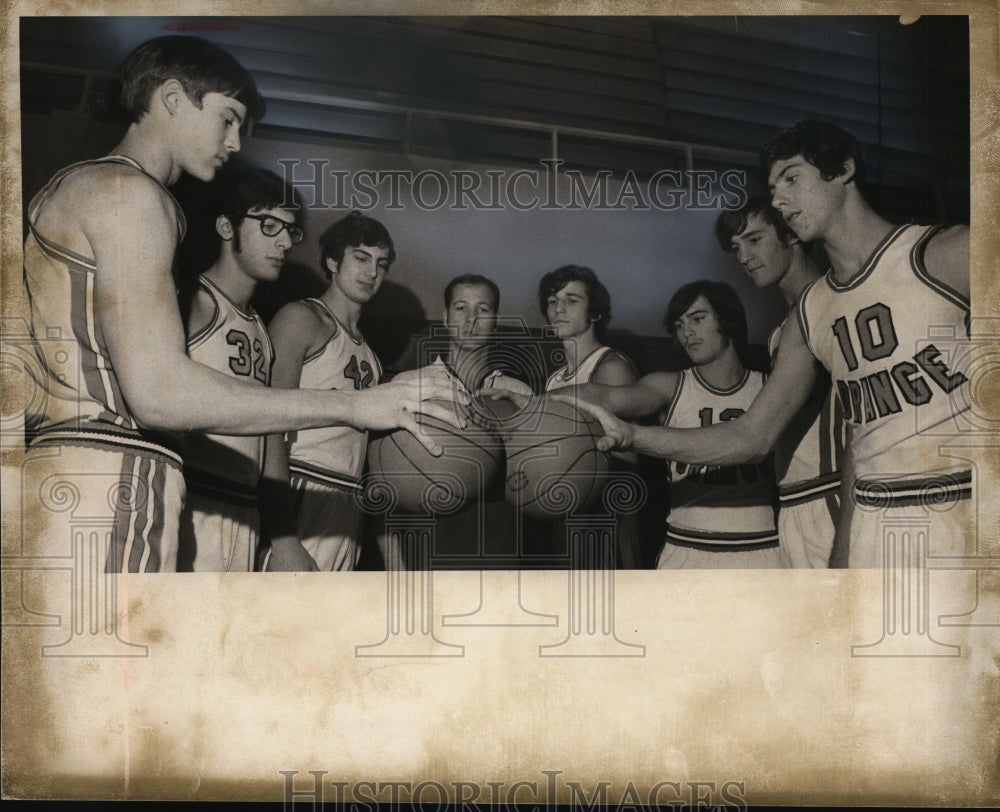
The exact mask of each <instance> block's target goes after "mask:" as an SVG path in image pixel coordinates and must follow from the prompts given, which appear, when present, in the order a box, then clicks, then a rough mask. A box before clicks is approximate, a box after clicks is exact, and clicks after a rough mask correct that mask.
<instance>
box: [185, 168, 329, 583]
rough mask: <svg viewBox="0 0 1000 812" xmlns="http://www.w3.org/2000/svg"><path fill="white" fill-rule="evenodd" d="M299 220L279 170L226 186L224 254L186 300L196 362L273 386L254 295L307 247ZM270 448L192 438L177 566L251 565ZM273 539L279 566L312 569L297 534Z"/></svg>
mask: <svg viewBox="0 0 1000 812" xmlns="http://www.w3.org/2000/svg"><path fill="white" fill-rule="evenodd" d="M301 217H302V208H301V206H300V205H299V203H298V201H297V200H296V197H295V193H294V190H292V189H291V187H289V186H287V184H285V182H284V181H283V180H282V179H281V178H279V177H278V176H277V175H275V174H274V173H272V172H268V171H266V170H263V169H251V170H247V171H245V172H242V173H240V175H239V176H238V177H237V178H235V179H233V180H228V182H227V184H226V188H225V191H224V192H223V195H222V201H221V206H220V213H219V215H218V217H217V218H216V221H215V229H216V232H217V234H218V237H219V241H220V245H219V255H218V258H217V259H216V261H215V262H214V263H213V265H212V266H211V267H210V268H209V269H208V270H206V271H204V272H203V273H202V274H201V275H200V276H199V277H198V278H197V280H195V281H194V289H193V290H191V291H190V292H186V295H184V296H182V300H181V310H182V314H183V315H184V320H185V327H186V331H187V349H188V355H189V356H190V357H191V359H192V360H194V361H197V362H199V363H201V364H205V365H206V366H209V367H211V368H213V369H216V370H218V371H219V372H222V373H223V374H225V375H232V376H233V377H235V378H236V379H237V380H243V381H247V382H250V383H253V384H255V385H257V386H268V385H269V384H270V380H271V364H272V362H273V360H274V352H273V350H272V348H271V339H270V338H269V337H268V334H267V329H266V328H265V326H264V322H263V321H261V318H260V316H258V315H257V313H256V312H255V311H254V309H253V308H252V307H251V306H250V299H251V297H252V296H253V293H254V290H255V289H256V287H257V283H258V282H265V281H274V280H276V279H277V278H278V276H279V275H280V273H281V266H282V264H283V263H284V258H285V253H286V252H287V251H288V250H289V249H290V248H291V247H292V246H293V245H296V244H298V243H299V242H301V241H302V236H303V234H302V228H301V223H300V220H301ZM269 436H270V437H276V436H277V435H269ZM265 445H266V438H265V437H264V436H261V435H245V436H237V435H222V434H203V433H192V434H188V435H187V436H185V438H184V482H185V485H186V487H187V499H186V501H185V504H184V511H183V513H182V514H181V523H180V546H179V551H178V569H179V570H192V571H194V572H232V571H236V572H249V571H250V570H252V569H253V566H254V561H255V555H256V551H257V542H258V537H259V534H260V515H259V511H258V487H259V486H261V484H262V483H261V475H262V473H263V471H264V465H265ZM285 484H286V485H287V479H286V480H285ZM271 543H272V549H274V550H276V551H277V555H275V556H273V559H272V560H275V561H276V562H285V563H287V564H289V565H290V568H293V569H310V568H312V569H315V564H313V563H312V560H311V559H310V558H309V555H308V553H306V552H305V550H304V549H303V548H302V545H301V544H299V542H298V539H297V538H295V537H290V538H289V537H285V538H280V539H274V540H272V542H271ZM310 565H311V566H310Z"/></svg>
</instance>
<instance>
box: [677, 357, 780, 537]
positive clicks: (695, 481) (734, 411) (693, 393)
mask: <svg viewBox="0 0 1000 812" xmlns="http://www.w3.org/2000/svg"><path fill="white" fill-rule="evenodd" d="M680 375H681V379H680V382H679V383H678V386H677V393H676V394H675V395H674V399H673V402H672V403H671V405H670V409H669V411H668V412H667V415H666V418H665V420H664V423H663V424H664V425H665V426H668V427H670V428H701V427H705V426H711V425H713V424H715V423H724V422H726V421H727V420H732V419H734V418H736V417H739V416H740V415H741V414H743V413H744V412H745V411H746V410H747V409H749V408H750V404H751V403H753V400H754V398H755V397H756V396H757V393H758V392H760V390H761V388H762V387H763V385H764V376H763V375H762V374H761V373H760V372H754V371H751V370H747V371H746V373H745V374H744V376H743V379H742V380H741V381H740V382H739V383H738V384H737V385H736V386H734V387H732V388H731V389H726V390H720V389H716V388H715V387H713V386H711V385H710V384H708V383H706V382H705V381H704V380H703V379H702V378H701V376H700V375H699V374H698V370H697V368H696V367H695V368H692V369H686V370H684V371H683V372H681V373H680ZM667 476H668V477H669V479H670V513H669V515H668V517H667V538H668V540H669V539H673V540H676V541H682V542H690V543H698V544H727V545H731V544H761V543H765V542H777V540H778V531H777V528H776V525H775V517H774V508H775V485H774V468H773V465H772V462H771V460H770V458H768V459H767V460H764V461H762V462H758V463H746V464H743V465H727V466H698V465H688V464H685V463H679V462H673V461H670V462H668V465H667Z"/></svg>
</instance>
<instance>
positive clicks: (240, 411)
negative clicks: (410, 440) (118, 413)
mask: <svg viewBox="0 0 1000 812" xmlns="http://www.w3.org/2000/svg"><path fill="white" fill-rule="evenodd" d="M110 199H114V200H121V199H127V200H129V201H130V204H129V206H127V207H122V206H114V205H107V206H101V205H90V206H88V207H86V209H85V210H84V211H82V213H81V215H80V221H81V222H80V225H81V227H82V228H83V230H84V233H85V234H86V236H87V239H88V240H89V243H90V245H91V247H92V249H93V254H94V258H95V260H96V263H97V267H98V268H99V269H100V271H99V273H98V274H97V279H96V289H95V310H96V312H97V314H98V321H99V323H98V329H99V330H100V332H101V334H102V335H103V336H104V339H105V342H106V344H107V348H108V352H109V355H110V357H111V359H112V362H113V363H114V365H115V369H116V372H117V373H118V378H119V381H120V383H121V387H122V391H123V393H124V397H125V398H126V399H127V400H128V403H129V407H130V409H131V410H132V412H133V414H134V415H135V417H136V420H138V421H139V423H140V424H141V425H143V426H145V427H147V428H151V429H161V430H168V431H205V432H215V433H218V434H270V433H276V432H282V431H288V430H292V429H299V428H315V427H319V426H326V425H331V424H337V423H343V424H347V425H352V426H355V427H357V428H360V429H370V428H372V429H391V428H397V427H407V428H409V427H411V426H413V419H412V414H411V413H412V412H413V411H415V408H414V407H415V403H416V402H417V401H418V400H419V395H420V394H421V393H422V394H423V396H425V397H433V398H442V399H450V398H451V397H452V387H451V385H450V384H448V383H442V382H439V381H436V380H424V381H422V382H421V392H420V393H418V392H416V391H410V390H403V389H396V390H394V391H391V392H388V391H387V392H383V394H382V398H381V402H373V401H378V400H379V399H378V398H372V397H370V396H365V393H354V392H350V393H342V392H320V391H316V392H305V391H301V390H299V391H294V392H293V391H288V390H274V389H267V388H264V387H256V386H250V385H245V384H241V383H240V382H238V381H236V380H233V379H232V378H230V377H227V376H225V375H223V374H222V373H219V372H216V371H214V370H212V369H209V368H208V367H206V366H204V365H202V364H198V363H196V362H194V361H192V360H191V359H190V358H188V356H187V353H186V352H185V338H184V331H183V325H182V323H181V317H180V312H179V308H178V304H177V298H176V293H175V290H174V285H173V276H172V274H171V268H170V263H171V261H172V257H173V256H174V251H175V249H176V245H177V236H178V235H177V224H176V219H175V215H174V212H173V211H172V209H171V205H172V204H171V203H170V201H169V199H168V198H167V197H166V196H165V195H164V194H163V193H162V191H161V190H160V189H159V187H157V186H156V185H155V184H153V183H152V182H151V181H149V180H148V179H146V178H144V177H141V176H137V175H135V174H134V173H132V174H130V175H126V174H124V173H123V174H121V176H120V177H119V179H118V183H117V185H116V189H115V194H114V196H112V197H111V198H110ZM123 234H140V235H142V236H141V238H140V239H136V240H125V239H122V236H121V235H123ZM359 400H363V401H364V402H363V403H358V402H357V401H359ZM441 412H442V413H441V414H440V415H438V414H435V416H436V417H437V416H440V417H441V419H444V420H446V421H448V422H449V423H451V424H452V425H458V426H460V423H459V422H458V421H457V419H456V418H455V416H454V415H453V414H451V415H449V414H448V413H447V412H445V411H444V410H441Z"/></svg>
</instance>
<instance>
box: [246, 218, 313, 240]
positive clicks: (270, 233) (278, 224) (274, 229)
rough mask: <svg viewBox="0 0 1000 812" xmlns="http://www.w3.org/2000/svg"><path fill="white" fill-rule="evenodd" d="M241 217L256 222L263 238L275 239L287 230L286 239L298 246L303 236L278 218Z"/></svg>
mask: <svg viewBox="0 0 1000 812" xmlns="http://www.w3.org/2000/svg"><path fill="white" fill-rule="evenodd" d="M243 216H244V217H246V218H247V219H249V220H258V221H259V222H260V233H261V234H263V235H264V236H265V237H277V236H278V235H279V234H280V233H281V232H282V230H283V229H288V238H289V239H290V240H291V241H292V245H298V244H299V243H300V242H302V237H303V236H304V234H303V232H302V229H301V228H299V227H298V226H296V225H292V224H291V223H286V222H285V221H284V220H282V219H281V218H279V217H272V216H271V215H270V214H245V215H243Z"/></svg>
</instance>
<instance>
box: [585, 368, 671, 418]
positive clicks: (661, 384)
mask: <svg viewBox="0 0 1000 812" xmlns="http://www.w3.org/2000/svg"><path fill="white" fill-rule="evenodd" d="M680 378H681V376H680V374H679V373H677V372H651V373H650V374H648V375H644V376H643V377H641V378H640V379H639V380H637V381H635V382H634V383H630V384H627V385H625V386H607V385H605V384H600V383H585V384H581V385H580V386H578V387H575V392H574V394H575V395H576V396H577V397H579V398H580V399H581V400H585V401H588V402H590V403H594V404H596V405H598V406H600V407H602V408H604V409H606V410H607V411H609V412H611V413H612V414H615V415H617V416H618V417H622V418H626V419H636V418H640V417H646V416H648V415H651V414H656V413H657V412H659V411H662V410H663V409H666V408H667V407H669V406H670V403H671V401H672V400H673V398H674V395H675V394H677V386H678V385H679V383H680Z"/></svg>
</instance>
